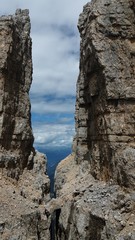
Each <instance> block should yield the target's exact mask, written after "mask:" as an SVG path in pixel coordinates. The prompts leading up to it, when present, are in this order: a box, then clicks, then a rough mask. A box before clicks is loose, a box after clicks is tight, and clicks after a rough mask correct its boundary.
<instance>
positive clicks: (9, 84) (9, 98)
mask: <svg viewBox="0 0 135 240" xmlns="http://www.w3.org/2000/svg"><path fill="white" fill-rule="evenodd" d="M0 53H1V54H0V168H5V169H6V170H7V174H8V176H12V177H13V178H18V177H19V174H20V173H21V172H22V170H23V169H24V168H25V167H26V165H27V162H28V156H29V155H30V152H31V150H32V145H33V134H32V130H31V116H30V100H29V89H30V85H31V80H32V56H31V38H30V19H29V16H28V10H24V11H21V10H18V11H16V14H15V15H14V16H2V17H1V18H0Z"/></svg>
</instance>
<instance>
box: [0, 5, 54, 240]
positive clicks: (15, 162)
mask: <svg viewBox="0 0 135 240" xmlns="http://www.w3.org/2000/svg"><path fill="white" fill-rule="evenodd" d="M31 80H32V56H31V38H30V19H29V11H28V10H20V9H19V10H17V11H16V13H15V15H13V16H2V17H1V18H0V239H1V240H9V239H10V240H11V239H12V240H13V239H14V240H15V239H16V240H19V239H23V240H28V239H29V240H30V239H31V240H32V239H35V240H38V239H45V240H48V239H50V233H49V226H50V217H49V216H46V214H45V204H46V203H47V202H48V201H49V179H48V177H47V176H46V175H45V173H44V172H45V169H46V159H45V157H44V156H43V155H42V154H39V153H38V152H36V151H35V150H34V148H33V134H32V130H31V113H30V100H29V89H30V85H31Z"/></svg>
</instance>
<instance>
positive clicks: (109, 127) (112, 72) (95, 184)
mask: <svg viewBox="0 0 135 240" xmlns="http://www.w3.org/2000/svg"><path fill="white" fill-rule="evenodd" d="M78 28H79V32H80V37H81V43H80V72H79V77H78V81H77V97H76V112H75V120H76V122H75V125H76V136H75V138H74V142H73V152H74V153H73V154H72V156H69V157H68V158H66V159H65V160H63V161H62V162H61V163H60V164H59V165H58V167H57V171H56V183H55V188H56V195H57V199H56V201H57V207H56V209H57V210H58V211H59V214H57V212H56V216H57V219H56V220H57V231H56V235H57V239H59V240H72V239H77V240H133V239H135V4H134V1H132V0H120V1H116V0H112V1H110V0H103V1H101V0H92V1H91V2H90V3H87V4H86V5H85V6H84V9H83V13H81V14H80V17H79V22H78ZM59 203H60V204H59Z"/></svg>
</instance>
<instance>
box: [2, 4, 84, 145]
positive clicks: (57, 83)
mask: <svg viewBox="0 0 135 240" xmlns="http://www.w3.org/2000/svg"><path fill="white" fill-rule="evenodd" d="M86 3H87V0H38V1H37V0H4V1H1V3H0V15H8V14H14V13H15V10H16V9H17V8H22V9H26V8H27V9H29V12H30V18H31V37H32V58H33V82H32V86H31V90H30V99H31V112H32V128H33V133H34V138H35V141H34V145H35V147H36V148H57V147H65V148H66V147H70V146H71V144H72V139H73V136H74V134H75V130H74V112H75V97H76V82H77V77H78V74H79V48H80V46H79V45H80V37H79V32H78V29H77V22H78V17H79V14H80V13H81V12H82V10H83V6H84V5H85V4H86Z"/></svg>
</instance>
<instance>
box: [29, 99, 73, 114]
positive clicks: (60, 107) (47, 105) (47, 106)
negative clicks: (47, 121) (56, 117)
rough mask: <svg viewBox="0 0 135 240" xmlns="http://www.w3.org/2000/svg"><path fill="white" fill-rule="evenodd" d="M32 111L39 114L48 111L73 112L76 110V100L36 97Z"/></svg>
mask: <svg viewBox="0 0 135 240" xmlns="http://www.w3.org/2000/svg"><path fill="white" fill-rule="evenodd" d="M32 112H33V113H38V114H47V113H73V114H74V112H75V107H74V100H73V99H72V100H71V99H69V100H68V101H63V100H62V99H53V100H50V101H46V100H42V99H41V100H38V99H34V100H33V104H32Z"/></svg>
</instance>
